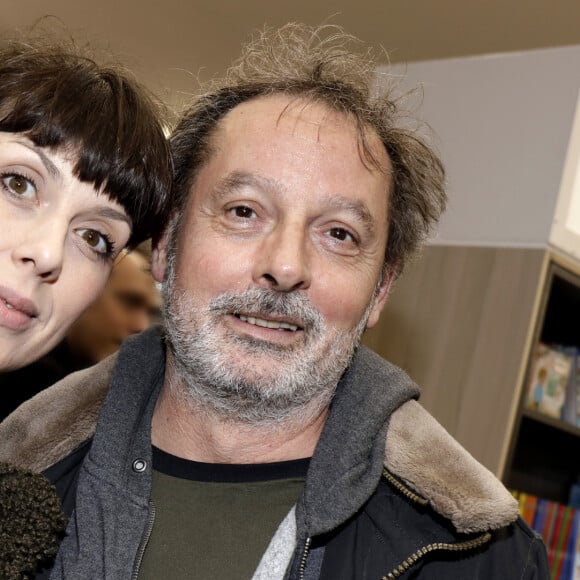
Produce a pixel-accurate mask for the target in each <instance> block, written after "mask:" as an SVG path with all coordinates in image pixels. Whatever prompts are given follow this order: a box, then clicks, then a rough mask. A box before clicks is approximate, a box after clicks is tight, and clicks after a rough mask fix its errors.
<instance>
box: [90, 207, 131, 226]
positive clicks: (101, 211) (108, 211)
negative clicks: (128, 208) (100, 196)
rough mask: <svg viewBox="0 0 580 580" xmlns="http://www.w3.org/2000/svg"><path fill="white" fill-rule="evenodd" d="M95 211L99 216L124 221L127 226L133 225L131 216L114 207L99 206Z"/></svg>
mask: <svg viewBox="0 0 580 580" xmlns="http://www.w3.org/2000/svg"><path fill="white" fill-rule="evenodd" d="M96 213H97V215H98V216H100V217H104V218H109V219H113V220H117V221H123V222H126V223H127V225H128V226H129V227H133V223H132V221H131V218H130V217H129V216H127V214H125V213H123V212H122V211H119V210H117V209H115V208H114V207H99V208H97V209H96Z"/></svg>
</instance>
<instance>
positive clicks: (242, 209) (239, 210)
mask: <svg viewBox="0 0 580 580" xmlns="http://www.w3.org/2000/svg"><path fill="white" fill-rule="evenodd" d="M229 211H230V213H231V214H233V215H234V216H235V217H238V218H244V219H249V218H252V217H254V216H255V215H256V212H255V211H254V210H253V209H252V208H251V207H248V206H247V205H237V206H236V207H232V208H231V209H230V210H229Z"/></svg>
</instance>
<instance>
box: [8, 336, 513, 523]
mask: <svg viewBox="0 0 580 580" xmlns="http://www.w3.org/2000/svg"><path fill="white" fill-rule="evenodd" d="M116 358H117V357H116V356H113V357H110V358H109V359H107V360H105V361H103V362H102V363H100V364H99V365H96V366H95V367H92V368H90V369H86V370H83V371H80V372H78V373H74V374H73V375H69V376H68V377H66V378H65V379H63V380H62V381H60V382H59V383H57V384H56V385H55V386H53V387H51V388H50V389H48V390H46V391H43V392H41V393H40V394H39V395H37V396H36V397H35V398H34V399H32V400H30V401H28V402H26V403H25V404H24V405H22V406H21V407H20V408H19V409H18V410H17V411H16V412H14V413H13V414H12V415H11V416H10V417H8V418H7V419H6V420H5V421H4V422H2V423H0V461H1V462H6V463H10V464H12V465H15V466H17V467H20V468H23V469H29V470H32V471H37V472H40V471H43V470H44V469H46V468H48V467H49V466H50V465H52V464H54V463H55V462H57V461H58V460H59V459H61V458H63V457H65V456H66V455H68V454H69V453H70V452H71V451H73V450H74V449H76V448H77V447H78V446H79V445H80V444H82V443H83V442H84V441H86V440H87V439H89V438H90V437H92V435H93V434H94V431H95V426H96V421H97V418H98V415H99V411H100V409H101V406H102V404H103V401H104V399H105V397H106V395H107V392H108V389H109V385H110V382H111V376H112V374H113V370H114V366H115V362H116ZM385 365H387V366H385ZM353 366H355V367H357V369H358V370H359V371H360V367H361V366H362V367H364V370H365V371H366V372H368V370H369V369H370V370H371V372H373V373H375V374H376V373H377V372H378V371H377V370H376V369H380V373H383V374H386V375H388V376H389V377H391V376H394V378H396V379H397V380H405V381H408V383H409V384H410V385H413V384H412V382H411V381H410V380H409V379H408V377H406V375H404V373H402V371H400V370H399V369H396V367H393V366H392V365H388V363H385V361H383V360H382V359H380V358H379V357H377V356H376V355H374V354H373V353H371V352H370V351H368V350H367V349H365V348H362V347H361V348H360V349H359V352H358V353H357V355H356V356H355V359H354V361H353ZM384 369H387V370H386V371H385V370H384ZM355 374H356V375H357V376H359V375H360V372H358V373H355ZM389 380H391V379H390V378H389ZM341 382H345V383H347V384H346V386H344V387H343V390H344V389H347V388H351V387H352V385H348V376H346V378H345V379H343V381H341ZM414 388H415V389H416V387H414ZM409 389H410V391H409V392H411V396H417V393H416V392H414V391H413V390H412V389H413V386H412V387H409ZM349 404H351V405H352V401H351V402H350V403H349ZM337 413H338V411H337ZM335 414H336V413H335ZM335 423H336V424H338V422H337V421H336V420H335ZM385 427H386V442H385V445H384V451H383V447H381V453H384V468H385V469H386V470H387V471H388V472H389V473H390V474H392V475H394V476H395V477H396V478H397V479H398V480H399V481H400V482H402V483H403V484H404V485H406V486H408V487H410V488H411V489H412V490H413V491H414V492H415V493H417V494H418V495H419V496H421V497H422V498H425V499H426V500H427V501H428V502H429V503H430V504H431V505H432V507H433V509H434V510H435V511H437V512H438V513H439V514H441V515H443V516H444V517H445V518H447V519H449V520H450V521H451V522H452V523H453V525H454V526H455V528H456V529H457V531H459V532H483V531H488V530H491V529H497V528H501V527H503V526H506V525H509V524H510V523H512V522H513V521H514V520H515V519H516V518H517V515H518V506H517V502H516V501H515V500H514V499H513V497H512V496H511V494H510V493H509V492H508V491H507V490H506V489H505V487H504V486H503V485H502V484H501V482H499V481H498V480H497V478H496V477H495V476H494V475H493V474H492V473H491V472H490V471H488V470H487V469H486V468H485V467H483V466H482V465H481V464H479V463H478V462H477V461H476V460H475V459H474V458H473V457H472V456H471V455H470V454H469V453H468V452H467V451H466V450H465V449H463V448H462V447H461V446H460V445H459V444H458V443H457V442H456V441H455V440H454V439H453V438H452V437H451V436H450V435H449V434H448V433H447V432H446V431H445V429H444V428H443V427H442V426H441V425H440V424H439V423H437V421H436V420H435V419H434V418H433V417H432V416H431V415H429V414H428V413H427V412H426V411H425V410H424V409H423V408H422V407H421V405H420V404H419V403H418V402H417V401H415V400H414V399H413V398H410V396H409V395H406V396H405V402H403V403H402V404H400V406H398V408H397V409H396V410H395V411H394V412H393V413H392V415H391V417H390V420H387V421H386V424H385ZM333 437H334V438H336V437H335V435H333ZM324 444H325V435H324V433H323V436H322V437H321V442H320V445H319V446H324ZM355 452H356V450H355ZM317 453H318V451H317ZM318 455H322V454H321V453H318ZM316 456H317V454H316V453H315V458H316ZM315 458H313V460H315ZM306 492H308V490H306ZM313 493H317V492H313ZM305 503H306V507H305V508H304V509H303V512H304V513H303V517H304V518H305V519H308V517H309V516H308V510H307V503H308V493H306V500H305ZM339 508H340V506H339ZM345 509H346V508H345ZM299 511H300V510H299ZM341 517H344V516H343V515H342V514H336V515H335V514H331V515H330V516H328V517H327V519H328V518H330V519H331V520H332V519H333V518H334V519H335V520H336V521H332V522H331V524H332V525H336V523H337V521H338V520H339V518H341ZM308 525H309V527H310V533H312V532H313V531H314V532H317V533H320V532H321V531H324V529H323V528H324V527H326V526H328V525H329V524H328V523H325V524H322V523H319V522H317V521H308Z"/></svg>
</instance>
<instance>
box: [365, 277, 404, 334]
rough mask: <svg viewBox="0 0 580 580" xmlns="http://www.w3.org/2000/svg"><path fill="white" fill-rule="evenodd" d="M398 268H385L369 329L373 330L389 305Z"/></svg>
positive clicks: (376, 294)
mask: <svg viewBox="0 0 580 580" xmlns="http://www.w3.org/2000/svg"><path fill="white" fill-rule="evenodd" d="M397 275H398V273H397V269H396V268H385V272H384V274H383V277H382V280H381V283H380V285H379V287H378V289H377V290H376V292H375V296H374V298H373V300H374V302H373V306H372V308H371V313H370V315H369V318H368V320H367V326H366V327H367V328H372V327H373V326H375V324H376V323H377V322H378V321H379V318H380V316H381V312H382V311H383V308H384V307H385V304H386V303H387V298H388V297H389V293H390V291H391V287H392V285H393V282H394V281H395V280H396V279H397Z"/></svg>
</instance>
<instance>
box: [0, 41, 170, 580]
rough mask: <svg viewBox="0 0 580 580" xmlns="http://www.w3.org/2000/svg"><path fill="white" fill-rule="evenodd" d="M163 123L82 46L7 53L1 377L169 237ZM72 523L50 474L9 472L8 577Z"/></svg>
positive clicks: (32, 562)
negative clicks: (135, 257)
mask: <svg viewBox="0 0 580 580" xmlns="http://www.w3.org/2000/svg"><path fill="white" fill-rule="evenodd" d="M161 112H162V107H161V106H160V104H159V103H158V102H157V101H156V100H155V99H154V98H153V97H152V96H151V95H150V94H149V93H148V91H146V90H145V89H144V88H143V87H142V86H141V85H139V84H138V83H137V82H136V81H135V80H134V79H133V77H132V76H131V75H130V74H129V72H128V71H126V70H124V69H122V68H120V67H116V66H115V67H104V66H101V65H99V64H97V63H96V62H95V61H94V60H92V59H91V58H89V57H88V56H86V55H84V54H81V53H80V52H79V51H77V50H76V48H75V47H74V45H73V44H72V43H71V42H66V43H59V42H54V41H44V40H39V39H36V40H33V41H31V42H30V43H23V42H5V43H4V44H2V43H0V372H3V371H7V370H12V369H15V368H18V367H20V366H24V365H25V364H28V363H29V362H32V361H33V360H35V359H37V358H39V357H40V356H42V355H43V354H45V353H46V352H47V351H49V350H50V349H51V348H52V347H53V346H55V345H56V344H57V343H58V342H59V341H60V340H61V339H62V337H63V336H64V334H65V332H66V330H67V328H68V326H69V325H70V324H71V323H72V322H73V321H74V320H75V319H76V318H77V317H78V316H79V315H80V314H81V313H82V312H83V311H84V310H85V309H86V308H87V307H88V306H89V304H90V303H91V302H92V301H93V300H94V299H95V298H96V297H97V295H98V294H99V293H100V291H101V289H102V288H103V286H104V285H105V282H106V280H107V278H108V276H109V273H110V271H111V267H112V265H113V261H114V260H115V258H116V256H117V255H118V254H119V253H120V252H121V250H122V249H123V248H124V247H126V246H129V247H133V246H136V245H137V244H138V243H139V242H141V241H142V240H144V239H146V238H148V237H150V236H152V235H155V234H156V233H157V230H158V228H159V229H161V228H162V227H163V226H164V222H165V219H166V213H167V208H169V207H170V205H171V204H170V203H169V199H168V197H169V192H170V186H171V161H170V155H169V148H168V144H167V141H166V139H165V136H164V133H163V127H162V124H161V118H160V114H161ZM0 396H2V395H1V393H0ZM20 506H27V509H25V510H24V511H23V509H22V508H21V507H20ZM64 524H65V518H64V516H63V514H62V512H61V508H60V500H59V499H58V497H57V495H56V493H55V491H54V489H53V487H52V486H51V484H50V483H49V481H48V480H47V479H46V478H45V477H44V476H43V475H41V474H37V473H31V472H22V471H21V470H19V469H17V468H16V467H14V466H9V465H4V464H0V578H2V579H3V580H20V579H22V578H33V577H34V576H35V574H36V572H38V571H39V570H41V569H42V568H43V563H44V562H45V561H46V558H49V557H51V556H52V555H54V553H55V551H56V547H57V546H58V543H59V541H60V537H61V534H62V533H63V530H64Z"/></svg>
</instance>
